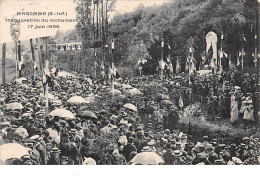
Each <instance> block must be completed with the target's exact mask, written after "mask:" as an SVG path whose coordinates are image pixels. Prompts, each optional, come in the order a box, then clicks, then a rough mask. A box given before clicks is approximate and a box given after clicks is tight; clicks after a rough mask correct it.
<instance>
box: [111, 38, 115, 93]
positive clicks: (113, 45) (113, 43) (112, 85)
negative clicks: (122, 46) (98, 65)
mask: <svg viewBox="0 0 260 179" xmlns="http://www.w3.org/2000/svg"><path fill="white" fill-rule="evenodd" d="M111 48H112V68H113V71H114V69H115V67H114V49H115V42H114V40H113V41H112V46H111ZM111 80H112V82H111V89H112V90H114V82H115V81H114V77H111Z"/></svg>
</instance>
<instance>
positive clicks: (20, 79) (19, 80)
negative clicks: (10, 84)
mask: <svg viewBox="0 0 260 179" xmlns="http://www.w3.org/2000/svg"><path fill="white" fill-rule="evenodd" d="M23 81H27V79H26V78H24V77H22V78H18V79H16V80H15V82H16V83H18V84H22V83H23Z"/></svg>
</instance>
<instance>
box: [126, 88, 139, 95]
mask: <svg viewBox="0 0 260 179" xmlns="http://www.w3.org/2000/svg"><path fill="white" fill-rule="evenodd" d="M125 93H126V94H129V95H141V94H142V92H141V91H140V90H139V89H137V88H131V89H128V90H126V91H125Z"/></svg>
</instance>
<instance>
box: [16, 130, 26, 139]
mask: <svg viewBox="0 0 260 179" xmlns="http://www.w3.org/2000/svg"><path fill="white" fill-rule="evenodd" d="M14 133H15V134H17V135H18V136H20V137H22V138H23V139H25V138H26V137H28V136H29V134H28V132H27V130H26V129H25V128H22V127H19V128H17V129H16V130H15V131H14Z"/></svg>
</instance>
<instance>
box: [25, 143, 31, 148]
mask: <svg viewBox="0 0 260 179" xmlns="http://www.w3.org/2000/svg"><path fill="white" fill-rule="evenodd" d="M25 146H26V147H27V148H33V143H25Z"/></svg>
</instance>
